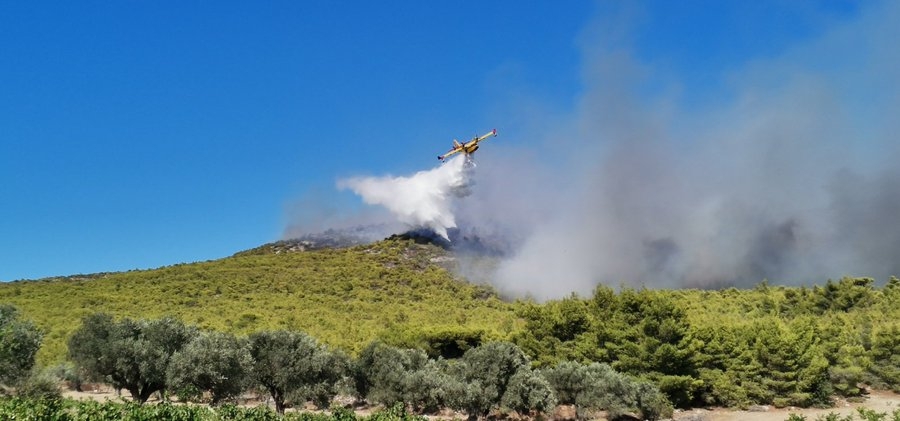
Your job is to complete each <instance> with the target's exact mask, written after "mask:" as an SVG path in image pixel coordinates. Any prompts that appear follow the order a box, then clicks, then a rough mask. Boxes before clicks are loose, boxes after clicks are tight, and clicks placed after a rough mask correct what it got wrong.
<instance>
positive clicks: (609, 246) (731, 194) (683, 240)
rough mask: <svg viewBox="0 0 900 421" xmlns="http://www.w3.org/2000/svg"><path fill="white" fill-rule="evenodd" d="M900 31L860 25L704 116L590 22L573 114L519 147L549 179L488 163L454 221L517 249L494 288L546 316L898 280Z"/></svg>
mask: <svg viewBox="0 0 900 421" xmlns="http://www.w3.org/2000/svg"><path fill="white" fill-rule="evenodd" d="M618 17H619V18H620V17H621V16H618ZM898 20H900V7H898V4H897V3H891V2H887V3H883V4H880V5H878V7H874V6H873V8H872V9H871V10H863V11H862V12H861V13H860V15H859V16H858V17H857V18H856V19H855V20H854V21H852V22H848V23H844V24H841V25H838V26H835V27H833V28H831V29H830V30H828V31H826V32H825V33H823V34H822V35H821V36H819V37H818V38H816V39H813V40H809V41H806V42H804V43H802V44H800V45H795V46H793V47H791V48H789V49H788V50H787V51H785V52H784V53H783V54H781V55H780V56H778V57H774V58H768V59H758V60H756V61H754V62H750V63H747V64H746V65H745V66H744V68H742V69H737V70H735V71H734V72H733V74H732V75H730V77H729V80H731V84H732V86H731V87H730V92H729V93H730V95H727V96H726V97H723V98H720V99H718V100H716V101H715V102H714V103H710V104H704V105H705V106H696V105H692V106H687V105H682V104H681V103H680V102H679V96H678V92H677V91H678V89H677V87H674V88H672V89H668V88H665V87H664V88H663V89H656V90H653V89H650V87H653V86H658V85H660V84H661V83H660V81H667V80H672V78H673V76H672V75H669V74H666V73H665V71H664V70H663V69H656V68H653V66H651V65H649V64H646V63H641V62H640V61H639V60H638V59H636V58H635V57H634V55H633V54H632V52H631V50H630V49H629V46H628V41H627V40H628V35H627V28H624V29H623V25H622V24H621V22H618V21H616V22H613V21H603V22H595V24H594V25H592V27H591V28H588V30H586V31H585V35H584V38H583V39H582V45H583V46H582V52H583V56H584V69H583V83H584V88H585V90H584V92H583V94H582V96H581V97H580V99H579V101H578V102H577V104H576V106H575V107H574V111H573V112H572V113H571V115H570V116H569V117H568V118H559V115H558V113H557V114H556V115H554V116H553V118H547V119H545V120H544V121H543V122H544V123H545V124H546V126H543V127H542V126H541V123H540V122H537V123H536V122H533V121H532V122H531V123H530V124H531V128H535V127H536V128H537V129H536V130H535V131H536V134H534V133H532V134H528V133H519V135H520V136H521V137H524V138H530V139H529V140H530V142H528V143H529V144H533V143H538V144H543V145H545V147H546V148H547V150H548V151H551V152H550V153H549V154H550V155H552V156H554V158H553V159H552V162H549V163H548V162H544V161H542V160H540V159H532V160H529V159H527V158H522V159H504V160H502V161H501V160H492V161H491V163H490V167H491V171H482V173H480V174H479V186H478V187H479V189H478V190H479V191H476V193H475V196H474V197H473V198H472V199H470V200H467V201H466V202H465V206H463V207H462V209H461V210H460V215H461V216H460V220H461V221H466V224H471V225H472V226H473V227H474V226H477V227H478V228H477V229H481V230H483V231H488V232H495V233H505V234H504V235H508V236H509V237H508V238H509V239H510V241H511V242H512V243H513V244H514V247H513V248H514V252H513V253H512V255H511V256H510V257H509V258H508V259H506V260H504V261H503V262H502V263H501V264H500V266H499V268H497V270H496V272H495V273H492V274H489V275H488V277H489V278H491V279H493V280H494V282H495V284H496V285H497V286H498V287H499V288H500V289H501V291H504V292H506V293H508V294H513V295H524V294H528V295H531V296H533V297H536V298H539V299H545V298H558V297H562V296H565V295H568V294H570V293H571V292H578V293H582V294H589V293H590V292H591V290H592V289H593V288H594V287H595V286H596V285H597V284H598V283H604V284H608V285H612V286H617V285H620V284H626V285H632V286H639V285H645V286H650V287H683V286H689V287H721V286H728V285H736V286H749V285H753V284H756V283H758V282H760V281H762V280H764V279H767V280H769V281H770V282H774V283H786V284H799V283H811V282H822V281H824V280H825V279H828V278H838V277H841V276H844V275H852V276H873V277H876V278H878V279H882V280H883V279H886V278H887V277H888V276H890V275H893V274H900V198H898V193H900V171H897V170H895V169H893V168H895V167H896V161H894V160H893V159H896V158H898V157H900V154H898V147H897V145H898V142H897V140H898V139H897V134H898V133H900V131H898V129H900V127H898V124H900V123H898V122H900V88H898V87H900V84H898V79H900V71H898V69H900V54H898V51H900V49H897V48H895V46H893V45H892V44H893V43H894V41H893V40H896V39H900V38H898V36H900V33H898V32H900V31H898V29H897V28H898V27H897V26H896V25H894V24H893V22H897V21H898ZM625 26H627V25H625ZM648 92H651V93H649V94H648ZM516 112H517V110H511V111H510V113H512V114H515V113H516ZM511 119H515V117H511ZM508 137H513V136H511V135H510V136H508ZM506 143H508V144H514V143H516V140H515V139H512V140H511V141H510V142H506ZM492 146H494V147H495V148H503V146H497V145H492ZM503 155H504V156H507V155H515V152H511V151H509V150H504V151H503ZM485 167H486V165H483V166H482V167H481V168H485ZM523 173H524V175H523ZM510 180H514V181H510ZM523 180H525V181H524V182H523ZM510 184H514V188H507V187H509V186H510ZM460 225H461V226H463V225H465V224H463V223H461V224H460Z"/></svg>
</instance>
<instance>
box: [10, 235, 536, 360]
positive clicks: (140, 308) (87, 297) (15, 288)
mask: <svg viewBox="0 0 900 421" xmlns="http://www.w3.org/2000/svg"><path fill="white" fill-rule="evenodd" d="M443 256H445V252H444V250H442V249H440V248H438V247H435V246H431V245H419V244H414V243H412V242H408V241H383V242H380V243H376V244H372V245H368V246H358V247H353V248H349V249H322V250H314V251H306V252H299V253H280V254H269V253H266V252H265V251H264V249H262V248H261V249H259V250H258V251H256V252H254V253H244V254H240V255H236V256H234V257H229V258H225V259H220V260H215V261H209V262H202V263H192V264H179V265H174V266H169V267H164V268H160V269H154V270H145V271H131V272H123V273H111V274H103V275H99V276H96V277H94V276H91V277H82V278H79V277H69V278H58V279H44V280H38V281H19V282H11V283H0V303H10V304H13V305H15V306H16V307H17V308H18V309H19V310H20V312H21V316H22V317H23V318H24V319H28V320H31V321H33V322H34V323H35V324H36V325H37V326H38V327H39V328H41V329H43V330H44V331H45V332H46V335H45V336H44V344H43V347H42V348H41V351H40V353H39V354H38V361H39V362H40V363H43V364H45V365H48V364H51V363H58V362H62V361H63V360H64V359H65V356H66V345H65V344H66V340H67V339H68V337H69V335H71V333H72V332H73V331H74V330H75V329H77V328H78V326H79V325H80V323H81V319H82V318H83V317H84V316H87V315H91V314H94V313H99V312H103V313H108V314H111V315H113V316H115V317H116V318H121V317H130V318H136V319H155V318H160V317H164V316H172V317H175V318H177V319H179V320H181V321H183V322H184V323H186V324H190V325H195V326H198V327H200V328H203V329H211V330H219V331H224V332H230V333H235V334H249V333H252V332H256V331H260V330H265V329H295V330H302V331H304V332H307V333H309V334H310V335H312V336H314V337H316V338H317V339H319V340H321V341H322V342H324V343H326V344H329V345H332V346H336V347H338V348H341V349H344V350H346V351H348V352H349V353H351V354H354V353H356V352H359V350H361V349H362V347H363V346H365V345H366V344H367V343H369V342H370V341H372V340H373V339H376V338H379V337H386V338H391V337H393V338H397V339H396V340H404V341H413V342H414V341H415V338H417V337H419V336H424V335H432V336H434V335H437V336H443V335H444V334H445V333H446V334H448V335H454V334H455V335H461V336H472V335H475V336H478V337H479V338H482V339H490V338H498V339H499V338H502V337H505V336H507V335H508V334H509V333H511V332H512V331H514V330H515V329H516V328H517V327H518V326H517V322H516V321H517V317H516V316H515V313H514V311H513V309H512V305H511V304H509V303H506V302H503V301H501V300H500V299H498V298H497V296H496V295H495V294H494V293H493V291H492V290H491V289H490V288H487V287H483V286H478V285H472V284H468V283H466V282H462V281H460V280H458V279H455V278H454V277H453V275H452V274H451V273H449V272H448V271H447V270H446V269H444V268H442V267H440V266H439V265H437V264H435V263H433V262H432V260H439V258H440V257H443ZM410 338H412V339H410Z"/></svg>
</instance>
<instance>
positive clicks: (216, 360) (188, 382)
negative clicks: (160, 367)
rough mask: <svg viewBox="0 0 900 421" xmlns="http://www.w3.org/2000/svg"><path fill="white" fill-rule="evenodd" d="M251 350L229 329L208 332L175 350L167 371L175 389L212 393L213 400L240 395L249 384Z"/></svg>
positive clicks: (214, 403)
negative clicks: (228, 330)
mask: <svg viewBox="0 0 900 421" xmlns="http://www.w3.org/2000/svg"><path fill="white" fill-rule="evenodd" d="M249 368H250V353H249V352H248V351H247V347H246V344H245V343H244V342H243V341H241V340H238V339H237V338H235V337H234V335H230V334H227V333H221V332H205V333H202V334H200V335H197V336H196V337H195V338H194V339H193V340H191V341H190V342H188V344H187V345H186V346H185V347H184V349H182V350H180V351H178V352H176V353H175V355H173V356H172V360H171V362H170V364H169V369H168V371H167V380H168V385H169V388H170V389H171V390H174V391H179V392H183V391H188V393H190V391H193V392H196V393H201V392H209V393H210V403H211V404H213V405H217V404H219V403H220V402H221V401H222V400H224V399H228V398H231V397H234V396H237V395H240V394H241V392H242V391H243V390H244V387H245V386H246V384H247V377H248V371H249Z"/></svg>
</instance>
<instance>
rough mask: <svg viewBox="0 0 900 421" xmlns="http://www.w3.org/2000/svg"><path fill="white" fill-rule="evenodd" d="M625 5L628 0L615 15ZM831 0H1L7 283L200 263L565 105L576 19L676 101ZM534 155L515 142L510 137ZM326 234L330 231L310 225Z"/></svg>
mask: <svg viewBox="0 0 900 421" xmlns="http://www.w3.org/2000/svg"><path fill="white" fill-rule="evenodd" d="M623 9H627V10H628V12H627V13H625V12H623ZM857 13H858V10H857V7H856V6H855V2H838V1H830V2H829V1H825V2H818V1H808V2H807V1H799V2H797V1H737V0H735V1H668V0H660V1H648V2H622V3H620V2H600V3H594V2H586V1H566V2H549V1H548V2H520V1H461V2H432V1H402V2H401V1H378V2H372V1H369V2H362V1H359V2H338V1H271V2H246V1H243V2H232V1H220V2H199V1H127V2H124V1H120V2H108V1H107V2H95V1H85V2H39V1H7V2H2V3H0V280H5V281H8V280H16V279H34V278H40V277H46V276H55V275H69V274H77V273H92V272H101V271H120V270H129V269H143V268H152V267H158V266H163V265H169V264H175V263H180V262H191V261H199V260H207V259H214V258H219V257H224V256H227V255H230V254H232V253H234V252H236V251H239V250H243V249H247V248H251V247H255V246H258V245H260V244H263V243H266V242H270V241H274V240H277V239H279V238H280V236H281V235H282V232H283V231H284V229H285V225H286V223H287V218H288V217H287V215H286V214H287V213H288V211H287V209H288V208H290V207H291V206H292V205H291V204H292V203H295V202H296V201H297V200H298V198H300V197H303V196H304V195H306V194H309V192H311V191H320V192H325V194H330V193H329V192H331V191H333V190H334V182H335V180H336V179H337V178H339V177H343V176H348V175H356V174H385V173H392V174H406V173H409V172H412V171H417V170H421V169H427V168H430V167H431V166H433V165H434V157H435V155H436V154H437V153H439V152H443V150H444V149H446V147H447V145H448V142H449V140H450V139H451V138H452V137H460V138H461V137H465V136H470V135H471V134H474V133H475V132H478V131H485V130H489V129H491V128H494V127H496V128H498V129H499V130H501V134H502V133H503V131H505V132H507V133H515V132H516V130H517V128H516V127H513V124H514V122H515V121H516V119H515V118H510V119H509V120H508V121H502V117H498V116H503V115H504V114H506V113H503V112H498V111H497V110H498V108H502V107H503V106H504V104H508V103H510V102H511V101H514V100H515V98H516V96H515V95H517V94H518V93H521V92H527V93H528V95H529V96H530V97H533V98H540V99H541V101H543V102H545V103H547V104H551V105H552V107H555V108H562V109H565V108H567V107H573V106H574V105H573V104H574V103H575V102H576V101H577V99H578V97H579V93H580V92H581V91H582V89H583V87H582V84H581V74H580V72H581V71H582V66H583V60H584V57H583V56H582V49H583V47H584V46H583V43H584V39H585V37H584V34H585V33H586V32H587V31H589V30H591V28H592V26H596V25H602V24H604V22H606V23H609V22H611V19H612V20H613V21H614V20H615V19H616V18H617V17H620V16H625V17H623V18H621V19H627V20H628V22H627V25H626V26H627V28H628V29H627V32H628V33H629V34H630V35H629V37H628V41H627V42H628V43H629V46H628V47H629V48H630V49H631V50H632V51H633V53H634V54H635V56H636V57H638V58H639V59H640V60H641V61H642V62H645V63H651V64H653V65H657V66H665V67H666V68H668V69H669V71H670V72H671V74H673V75H675V76H676V77H677V78H678V79H679V81H680V83H681V84H682V86H683V88H684V90H685V92H688V93H689V94H686V95H685V96H684V97H683V99H682V100H683V101H685V102H686V103H690V102H692V101H694V102H698V103H704V102H708V101H714V100H715V98H716V97H717V96H718V95H725V94H726V93H725V90H726V89H725V85H726V79H727V74H728V72H729V70H730V69H733V68H736V67H739V66H742V65H744V64H745V63H747V62H750V61H753V60H757V59H760V58H765V57H769V56H773V55H777V54H780V53H781V52H782V51H783V50H784V49H787V48H790V47H791V46H792V45H793V44H795V43H796V42H799V41H802V40H804V39H807V38H809V37H815V36H817V34H819V33H821V32H822V31H824V30H825V29H826V28H828V27H829V26H830V25H833V24H835V23H836V22H841V21H843V20H847V19H852V18H853V17H854V16H855V15H856V14H857ZM521 146H522V147H525V148H527V147H528V145H527V144H526V145H521ZM323 228H327V227H323Z"/></svg>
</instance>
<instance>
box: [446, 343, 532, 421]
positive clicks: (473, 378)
mask: <svg viewBox="0 0 900 421" xmlns="http://www.w3.org/2000/svg"><path fill="white" fill-rule="evenodd" d="M454 369H455V370H454V378H455V380H456V382H455V385H454V387H452V390H451V391H450V399H449V400H450V404H451V406H452V407H453V408H454V409H459V410H464V411H466V412H467V413H468V414H469V416H470V417H474V416H480V417H485V416H487V415H488V414H489V413H490V411H491V410H492V409H494V408H496V407H498V406H499V405H500V403H501V400H502V398H503V396H504V395H505V394H506V391H507V389H508V388H509V385H510V380H511V379H512V378H513V376H515V375H516V373H518V372H519V370H523V369H524V370H528V369H529V361H528V357H527V356H525V354H524V353H523V352H522V350H521V349H519V347H517V346H516V345H514V344H512V343H509V342H489V343H487V344H484V345H482V346H480V347H477V348H472V349H470V350H468V351H466V353H465V354H463V357H462V358H461V359H460V360H459V361H458V362H457V364H456V365H455V366H454Z"/></svg>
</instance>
